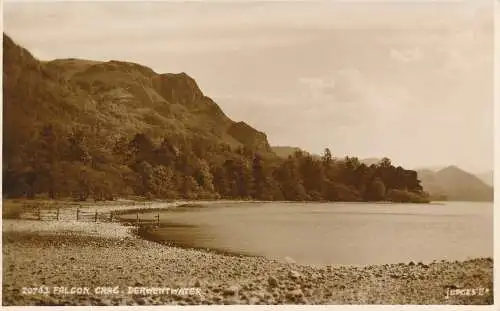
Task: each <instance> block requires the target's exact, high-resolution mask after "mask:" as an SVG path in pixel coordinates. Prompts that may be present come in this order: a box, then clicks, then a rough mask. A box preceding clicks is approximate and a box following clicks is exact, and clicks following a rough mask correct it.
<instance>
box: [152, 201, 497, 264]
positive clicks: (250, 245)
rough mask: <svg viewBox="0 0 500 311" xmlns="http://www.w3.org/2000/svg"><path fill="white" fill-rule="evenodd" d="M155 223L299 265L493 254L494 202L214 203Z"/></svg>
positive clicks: (165, 232) (182, 240) (187, 241)
mask: <svg viewBox="0 0 500 311" xmlns="http://www.w3.org/2000/svg"><path fill="white" fill-rule="evenodd" d="M144 216H146V215H144ZM160 220H161V222H163V224H164V226H163V227H162V228H160V229H158V231H157V233H159V236H160V239H163V240H165V241H174V242H176V243H178V244H181V245H186V246H191V247H203V248H212V249H218V250H225V251H230V252H236V253H244V254H253V255H262V256H267V257H273V258H279V259H284V258H285V257H290V258H292V259H293V260H295V261H296V262H297V263H302V264H321V265H322V264H352V265H358V264H361V265H364V264H384V263H397V262H408V261H411V260H413V261H415V262H417V261H423V262H430V261H432V260H441V259H450V260H464V259H467V258H472V257H482V256H493V203H469V202H447V203H442V204H371V203H361V204H359V203H215V204H212V205H210V206H208V207H200V208H185V209H180V210H177V211H165V212H161V213H160Z"/></svg>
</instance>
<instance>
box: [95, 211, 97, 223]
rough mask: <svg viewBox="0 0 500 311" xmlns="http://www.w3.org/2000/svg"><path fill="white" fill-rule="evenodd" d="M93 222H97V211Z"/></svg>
mask: <svg viewBox="0 0 500 311" xmlns="http://www.w3.org/2000/svg"><path fill="white" fill-rule="evenodd" d="M95 222H97V211H95Z"/></svg>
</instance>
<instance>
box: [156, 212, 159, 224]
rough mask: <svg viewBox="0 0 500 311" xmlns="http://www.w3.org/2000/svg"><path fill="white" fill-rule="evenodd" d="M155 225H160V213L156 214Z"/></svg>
mask: <svg viewBox="0 0 500 311" xmlns="http://www.w3.org/2000/svg"><path fill="white" fill-rule="evenodd" d="M156 219H157V224H158V226H159V225H160V213H158V214H156Z"/></svg>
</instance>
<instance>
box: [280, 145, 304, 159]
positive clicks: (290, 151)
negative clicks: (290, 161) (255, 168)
mask: <svg viewBox="0 0 500 311" xmlns="http://www.w3.org/2000/svg"><path fill="white" fill-rule="evenodd" d="M271 150H272V151H273V152H274V153H275V154H276V155H277V156H278V157H280V158H283V159H286V158H288V156H293V155H294V154H295V152H303V153H307V152H305V151H303V150H302V149H300V148H299V147H289V146H272V147H271Z"/></svg>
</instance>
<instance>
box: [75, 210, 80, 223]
mask: <svg viewBox="0 0 500 311" xmlns="http://www.w3.org/2000/svg"><path fill="white" fill-rule="evenodd" d="M79 219H80V208H79V207H77V208H76V221H78V220H79Z"/></svg>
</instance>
